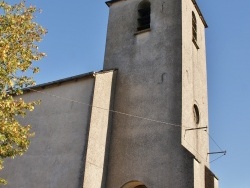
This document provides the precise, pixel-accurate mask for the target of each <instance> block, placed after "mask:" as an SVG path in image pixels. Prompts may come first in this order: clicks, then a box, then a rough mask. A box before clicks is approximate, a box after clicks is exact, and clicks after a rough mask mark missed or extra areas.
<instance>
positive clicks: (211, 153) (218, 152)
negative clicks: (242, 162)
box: [207, 150, 227, 163]
mask: <svg viewBox="0 0 250 188" xmlns="http://www.w3.org/2000/svg"><path fill="white" fill-rule="evenodd" d="M217 154H222V155H221V156H219V157H217V158H216V159H214V160H212V161H210V163H212V162H214V161H217V160H218V159H220V158H221V157H223V156H225V155H226V154H227V151H226V150H225V151H217V152H210V153H207V155H217Z"/></svg>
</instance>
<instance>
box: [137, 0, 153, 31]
mask: <svg viewBox="0 0 250 188" xmlns="http://www.w3.org/2000/svg"><path fill="white" fill-rule="evenodd" d="M150 13H151V8H150V2H149V1H146V0H144V1H142V2H141V3H140V4H139V6H138V20H137V21H138V27H137V31H142V30H145V29H149V28H150Z"/></svg>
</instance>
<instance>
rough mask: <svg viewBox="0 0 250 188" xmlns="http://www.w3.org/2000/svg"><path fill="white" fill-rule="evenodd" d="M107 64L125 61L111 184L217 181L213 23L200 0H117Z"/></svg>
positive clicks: (157, 187) (138, 186)
mask: <svg viewBox="0 0 250 188" xmlns="http://www.w3.org/2000/svg"><path fill="white" fill-rule="evenodd" d="M107 5H108V6H109V8H110V14H109V23H108V33H107V43H106V52H105V62H104V70H108V69H118V72H117V80H116V87H115V93H114V107H113V109H114V111H118V112H122V113H113V116H112V119H111V136H110V146H109V152H108V153H109V154H108V160H107V161H108V162H107V174H106V176H105V179H106V180H105V181H104V182H105V183H104V184H103V187H105V188H145V187H147V188H214V187H218V181H217V179H216V178H215V177H214V175H213V174H212V172H211V171H210V170H209V158H208V154H207V153H209V142H208V135H207V132H206V131H208V107H207V105H208V104H207V78H206V77H207V76H206V52H205V28H206V27H207V24H206V22H205V20H204V18H203V16H202V14H201V11H200V9H199V7H198V5H197V4H196V2H195V0H112V1H108V2H107Z"/></svg>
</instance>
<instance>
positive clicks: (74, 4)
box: [7, 0, 250, 188]
mask: <svg viewBox="0 0 250 188" xmlns="http://www.w3.org/2000/svg"><path fill="white" fill-rule="evenodd" d="M190 1H191V0H190ZM7 2H10V3H15V2H18V0H9V1H8V0H7ZM26 2H27V4H33V5H36V6H37V7H38V8H41V9H42V10H43V12H42V13H41V14H38V15H37V17H36V21H37V22H38V23H40V24H41V25H43V26H44V27H45V28H47V29H48V34H47V35H46V36H45V38H44V40H43V42H42V43H41V44H40V45H39V46H40V50H41V51H44V52H46V53H47V57H46V58H45V59H44V60H42V61H41V62H40V63H37V65H38V66H39V67H40V69H41V72H40V73H39V74H38V75H37V76H36V77H35V79H36V81H37V83H38V84H40V83H45V82H49V81H53V80H57V79H61V78H65V77H69V76H74V75H77V74H82V73H86V72H91V71H98V70H101V69H102V65H103V58H104V50H105V40H106V31H107V22H108V7H107V6H106V5H105V3H104V2H105V1H104V0H91V1H86V0H70V1H65V0H60V1H59V0H52V1H51V0H26ZM197 3H198V5H199V7H200V9H201V11H202V13H203V15H204V17H205V19H206V21H207V23H208V26H209V27H208V28H207V29H206V48H207V72H208V97H209V98H208V100H209V126H210V134H211V136H212V137H213V138H214V140H215V141H216V143H217V144H218V145H219V146H220V147H221V148H222V149H223V150H226V151H227V155H226V156H224V157H222V158H220V159H219V160H216V161H214V162H213V163H211V169H212V171H213V172H214V173H215V174H216V175H217V176H218V177H219V179H220V181H219V182H220V188H236V187H237V188H249V187H250V173H249V169H250V157H249V156H250V146H249V144H250V135H249V133H250V115H249V112H250V100H249V96H250V73H249V70H250V61H249V60H250V59H249V56H250V1H249V0H237V1H236V0H197ZM210 150H211V152H216V151H219V148H218V147H217V146H216V144H215V143H214V142H213V141H212V140H211V141H210ZM216 157H219V155H218V156H212V159H215V158H216Z"/></svg>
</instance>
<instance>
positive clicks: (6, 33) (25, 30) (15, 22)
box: [0, 0, 46, 184]
mask: <svg viewBox="0 0 250 188" xmlns="http://www.w3.org/2000/svg"><path fill="white" fill-rule="evenodd" d="M36 12H37V9H36V7H34V6H29V7H27V6H26V5H25V2H24V1H21V2H20V3H18V4H16V5H9V4H8V3H6V2H4V1H1V0H0V170H1V169H2V168H3V161H4V159H5V158H8V157H12V158H14V157H15V156H17V155H22V154H23V153H24V152H25V151H27V149H28V146H29V144H30V140H29V139H30V137H31V136H32V135H33V133H32V132H31V127H30V125H21V123H20V122H19V121H18V118H20V117H25V115H26V112H27V111H32V110H33V109H34V107H35V105H37V104H38V103H39V101H33V102H25V101H24V100H23V99H22V98H19V97H18V96H19V95H21V94H23V88H25V87H30V86H33V85H34V84H35V81H34V80H33V78H32V75H33V73H37V72H38V71H39V68H38V67H34V66H33V62H34V61H38V60H40V59H41V58H43V57H44V56H45V54H44V53H41V52H39V50H38V46H37V43H38V42H40V41H41V40H42V37H43V36H44V35H45V34H46V30H45V29H44V28H43V27H42V26H40V25H39V24H37V23H36V22H34V14H35V13H36ZM27 75H30V76H27ZM0 183H4V184H5V183H6V181H5V180H4V179H0Z"/></svg>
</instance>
